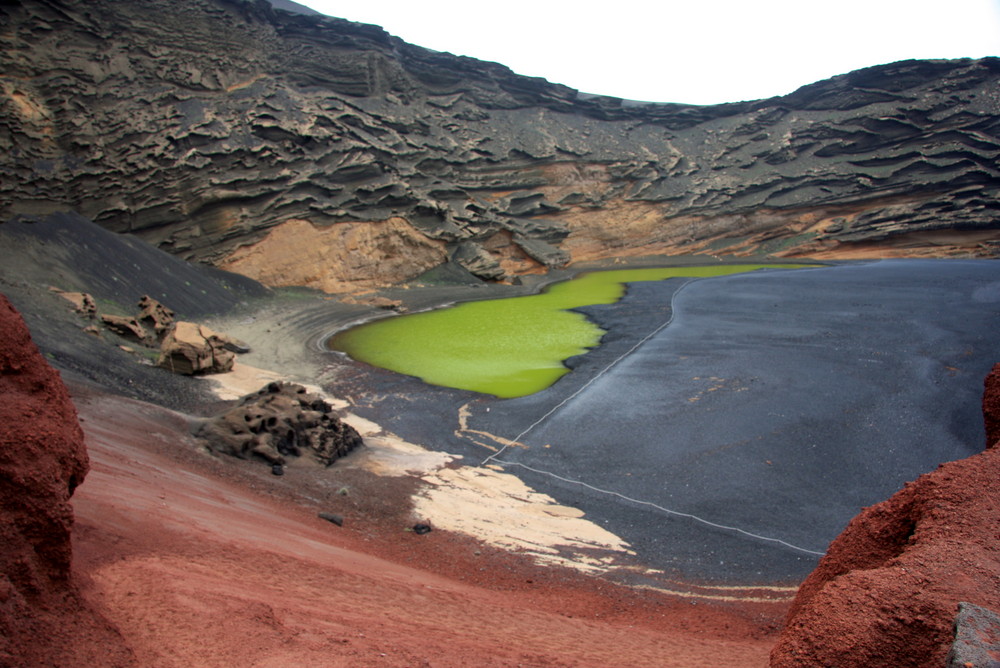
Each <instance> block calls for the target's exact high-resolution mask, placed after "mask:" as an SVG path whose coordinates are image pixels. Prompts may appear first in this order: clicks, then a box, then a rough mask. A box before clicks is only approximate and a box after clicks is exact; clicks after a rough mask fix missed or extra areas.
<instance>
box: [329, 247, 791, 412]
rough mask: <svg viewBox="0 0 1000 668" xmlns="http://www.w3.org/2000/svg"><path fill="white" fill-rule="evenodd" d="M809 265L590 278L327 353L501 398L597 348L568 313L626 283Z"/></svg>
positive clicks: (401, 325)
mask: <svg viewBox="0 0 1000 668" xmlns="http://www.w3.org/2000/svg"><path fill="white" fill-rule="evenodd" d="M802 266H808V265H766V264H743V265H713V266H706V267H663V268H647V269H622V270H613V271H595V272H590V273H586V274H582V275H580V276H578V277H576V278H574V279H572V280H569V281H565V282H562V283H556V284H554V285H552V286H551V287H550V288H549V289H548V290H546V291H545V292H543V293H541V294H537V295H530V296H526V297H511V298H507V299H491V300H486V301H478V302H466V303H464V304H459V305H458V306H454V307H452V308H447V309H441V310H438V311H427V312H424V313H414V314H412V315H405V316H399V317H393V318H387V319H384V320H376V321H374V322H370V323H367V324H364V325H360V326H358V327H354V328H352V329H349V330H346V331H343V332H340V333H339V334H337V335H335V336H334V337H332V338H331V339H330V341H329V342H328V344H327V345H328V347H329V348H331V349H334V350H340V351H343V352H345V353H347V354H348V355H350V356H351V357H353V358H354V359H356V360H360V361H362V362H366V363H368V364H371V365H373V366H378V367H382V368H384V369H390V370H392V371H396V372H398V373H404V374H407V375H411V376H417V377H418V378H420V379H422V380H424V381H425V382H427V383H430V384H432V385H444V386H446V387H454V388H458V389H463V390H472V391H474V392H482V393H484V394H493V395H496V396H498V397H502V398H511V397H521V396H525V395H527V394H532V393H534V392H538V391H540V390H543V389H545V388H546V387H548V386H549V385H551V384H552V383H554V382H556V380H558V379H559V378H560V377H561V376H563V375H564V374H566V373H567V372H568V371H569V369H567V368H566V367H565V366H564V365H563V360H566V359H568V358H570V357H573V356H574V355H579V354H581V353H584V352H586V351H587V350H589V349H591V348H593V347H594V346H596V345H597V344H598V343H599V342H600V340H601V336H603V335H604V330H602V329H601V328H599V327H598V326H597V325H595V324H594V323H592V322H591V321H589V320H588V319H587V318H586V317H585V316H584V315H583V314H581V313H574V312H571V311H569V310H568V309H574V308H578V307H580V306H590V305H594V304H611V303H614V302H616V301H618V300H619V299H621V297H622V295H624V294H625V284H626V283H630V282H634V281H660V280H664V279H667V278H675V277H708V276H722V275H726V274H736V273H740V272H747V271H753V270H755V269H763V268H797V267H802Z"/></svg>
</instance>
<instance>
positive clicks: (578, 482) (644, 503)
mask: <svg viewBox="0 0 1000 668" xmlns="http://www.w3.org/2000/svg"><path fill="white" fill-rule="evenodd" d="M494 461H495V462H497V463H499V464H502V465H504V466H520V467H521V468H523V469H527V470H529V471H532V472H534V473H540V474H542V475H547V476H550V477H552V478H555V479H556V480H562V481H563V482H568V483H571V484H573V485H580V486H581V487H586V488H587V489H590V490H593V491H595V492H599V493H601V494H608V495H610V496H617V497H618V498H620V499H623V500H625V501H628V502H630V503H636V504H639V505H642V506H649V507H650V508H656V509H657V510H660V511H663V512H665V513H667V514H668V515H677V516H678V517H686V518H688V519H692V520H695V521H696V522H701V523H702V524H707V525H708V526H710V527H715V528H716V529H724V530H726V531H735V532H736V533H740V534H743V535H744V536H749V537H750V538H756V539H757V540H764V541H768V542H771V543H779V544H781V545H784V546H785V547H787V548H790V549H792V550H797V551H798V552H805V553H806V554H814V555H818V556H823V555H824V554H825V552H817V551H816V550H810V549H807V548H804V547H799V546H798V545H792V544H791V543H789V542H787V541H784V540H781V539H780V538H771V537H769V536H762V535H760V534H757V533H753V532H751V531H746V530H745V529H740V528H739V527H731V526H727V525H725V524H718V523H717V522H712V521H709V520H706V519H703V518H701V517H698V516H697V515H692V514H691V513H682V512H680V511H679V510H671V509H670V508H664V507H663V506H661V505H659V504H656V503H652V502H651V501H641V500H639V499H633V498H632V497H630V496H625V495H624V494H621V493H619V492H613V491H611V490H608V489H601V488H600V487H594V486H593V485H590V484H587V483H585V482H583V481H582V480H573V479H572V478H565V477H563V476H561V475H557V474H555V473H552V472H551V471H543V470H541V469H536V468H534V467H531V466H528V465H527V464H521V463H520V462H508V461H504V460H502V459H496V458H494Z"/></svg>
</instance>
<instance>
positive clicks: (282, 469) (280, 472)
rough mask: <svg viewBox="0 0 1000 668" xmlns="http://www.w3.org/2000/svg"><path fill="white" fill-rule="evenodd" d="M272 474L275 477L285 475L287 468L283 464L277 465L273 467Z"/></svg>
mask: <svg viewBox="0 0 1000 668" xmlns="http://www.w3.org/2000/svg"><path fill="white" fill-rule="evenodd" d="M271 473H273V474H274V475H285V467H284V466H282V465H281V464H275V465H274V466H272V467H271Z"/></svg>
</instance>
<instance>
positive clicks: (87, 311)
mask: <svg viewBox="0 0 1000 668" xmlns="http://www.w3.org/2000/svg"><path fill="white" fill-rule="evenodd" d="M49 290H51V291H52V292H54V293H55V294H57V295H59V296H60V297H62V298H63V299H65V300H66V301H68V302H69V303H71V304H72V305H73V310H74V311H76V312H77V313H79V314H81V315H86V316H93V315H94V314H96V313H97V302H95V301H94V297H93V296H91V295H89V294H87V293H86V292H66V291H64V290H60V289H59V288H53V287H50V288H49Z"/></svg>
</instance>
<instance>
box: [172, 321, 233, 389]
mask: <svg viewBox="0 0 1000 668" xmlns="http://www.w3.org/2000/svg"><path fill="white" fill-rule="evenodd" d="M234 345H237V343H236V342H234V341H232V340H231V339H229V338H228V337H227V336H225V335H224V334H219V333H218V332H216V331H214V330H212V329H210V328H208V327H206V326H205V325H199V324H197V323H194V322H185V321H183V320H181V321H179V322H175V323H173V326H172V327H171V328H170V329H169V330H168V331H167V333H166V334H165V335H164V337H163V341H162V343H161V344H160V357H159V359H158V360H157V362H156V365H157V366H160V367H163V368H164V369H167V370H169V371H172V372H173V373H179V374H183V375H186V376H193V375H195V374H206V373H226V372H227V371H232V369H233V364H234V362H235V361H236V355H235V354H234V353H233V351H232V347H233V346H234Z"/></svg>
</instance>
